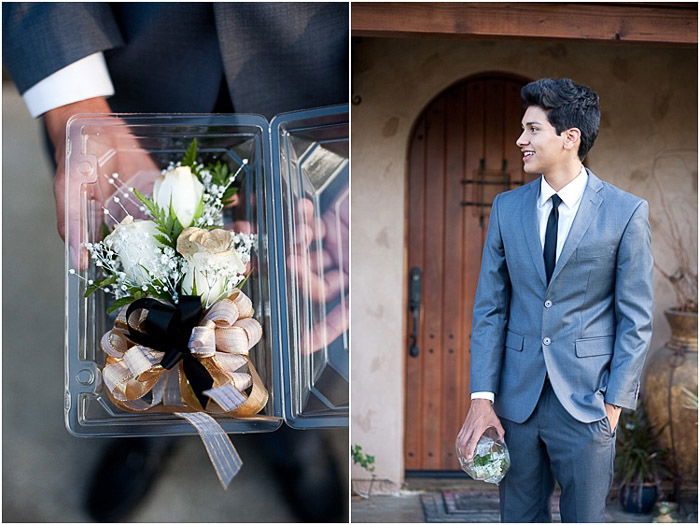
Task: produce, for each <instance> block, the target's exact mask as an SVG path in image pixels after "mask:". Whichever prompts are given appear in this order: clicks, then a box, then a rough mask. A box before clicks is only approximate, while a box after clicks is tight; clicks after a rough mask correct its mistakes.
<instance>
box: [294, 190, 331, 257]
mask: <svg viewBox="0 0 700 525" xmlns="http://www.w3.org/2000/svg"><path fill="white" fill-rule="evenodd" d="M307 228H308V230H310V236H309V235H307V230H306V229H307ZM297 229H298V230H297V231H298V232H299V233H303V234H305V235H304V236H303V237H300V238H299V239H298V240H297V241H296V242H297V244H299V245H302V246H308V243H311V242H312V241H314V240H320V239H323V238H324V237H325V235H326V226H325V224H324V223H323V221H322V220H321V219H320V218H318V217H315V216H314V204H313V202H311V201H310V200H309V199H299V200H298V201H297ZM309 237H310V238H309ZM303 243H307V244H303Z"/></svg>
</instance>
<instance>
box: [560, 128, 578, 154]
mask: <svg viewBox="0 0 700 525" xmlns="http://www.w3.org/2000/svg"><path fill="white" fill-rule="evenodd" d="M561 134H562V137H563V138H564V149H573V150H574V151H578V147H579V144H580V143H581V130H580V129H578V128H569V129H567V130H564V131H562V133H561Z"/></svg>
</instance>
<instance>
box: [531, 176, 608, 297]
mask: <svg viewBox="0 0 700 525" xmlns="http://www.w3.org/2000/svg"><path fill="white" fill-rule="evenodd" d="M586 171H588V184H586V189H585V190H584V192H583V197H581V204H580V205H579V208H578V212H576V217H574V222H573V224H572V225H571V230H569V235H568V237H567V238H566V242H565V243H564V247H563V248H562V251H561V254H560V255H559V259H558V260H557V264H556V266H555V267H554V273H553V274H552V278H551V279H550V281H549V282H550V284H551V283H552V282H554V279H556V278H557V275H559V273H560V272H561V269H562V268H564V266H566V263H567V262H568V261H569V259H570V258H571V256H572V255H573V254H574V251H575V250H576V247H577V246H578V245H579V243H580V242H581V239H583V236H584V235H585V233H586V231H587V230H588V228H589V226H590V225H591V223H592V222H593V217H595V214H596V213H597V212H598V208H599V207H600V205H601V203H602V202H603V198H602V197H601V196H600V190H601V189H603V184H602V183H601V182H600V179H599V178H598V177H596V176H595V175H594V174H593V172H591V171H590V170H589V169H588V168H586ZM540 258H541V259H542V260H543V261H544V259H543V258H542V257H540ZM542 266H543V267H544V262H543V263H542Z"/></svg>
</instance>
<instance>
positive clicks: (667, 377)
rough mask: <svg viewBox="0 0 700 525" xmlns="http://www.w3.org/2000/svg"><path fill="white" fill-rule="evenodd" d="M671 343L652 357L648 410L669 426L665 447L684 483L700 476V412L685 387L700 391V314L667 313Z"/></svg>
mask: <svg viewBox="0 0 700 525" xmlns="http://www.w3.org/2000/svg"><path fill="white" fill-rule="evenodd" d="M664 314H665V315H666V319H667V320H668V322H669V324H670V325H671V340H670V341H668V342H667V343H666V344H665V345H664V346H663V347H662V348H660V349H658V350H657V351H656V352H654V353H653V354H652V356H651V357H650V359H649V363H648V365H647V368H646V372H645V374H644V389H643V398H644V409H645V410H646V413H647V416H648V418H649V422H650V423H651V424H652V425H654V427H656V428H660V427H661V426H663V425H665V424H668V426H667V427H666V429H665V430H664V432H663V434H662V435H661V443H659V445H660V446H661V447H665V448H668V449H669V450H670V451H671V456H670V459H671V464H670V467H671V469H672V470H673V471H675V472H676V473H677V474H678V475H679V476H680V477H681V478H683V480H684V481H692V482H695V481H696V480H697V476H698V448H697V446H698V412H697V410H692V409H689V408H685V406H684V405H688V404H689V400H688V396H687V395H686V394H685V393H684V392H683V390H682V389H683V388H686V389H687V390H690V391H691V392H697V391H698V314H697V313H692V312H680V311H677V310H673V309H670V310H666V311H665V312H664Z"/></svg>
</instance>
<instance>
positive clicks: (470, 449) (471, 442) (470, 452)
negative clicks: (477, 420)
mask: <svg viewBox="0 0 700 525" xmlns="http://www.w3.org/2000/svg"><path fill="white" fill-rule="evenodd" d="M474 430H475V429H474V427H471V428H470V429H469V431H468V432H467V435H466V439H465V444H464V450H463V452H464V457H465V458H466V459H468V460H469V459H471V458H472V457H473V456H474V452H475V450H476V444H477V442H478V441H479V437H480V436H481V434H477V433H476V432H475V431H474Z"/></svg>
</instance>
